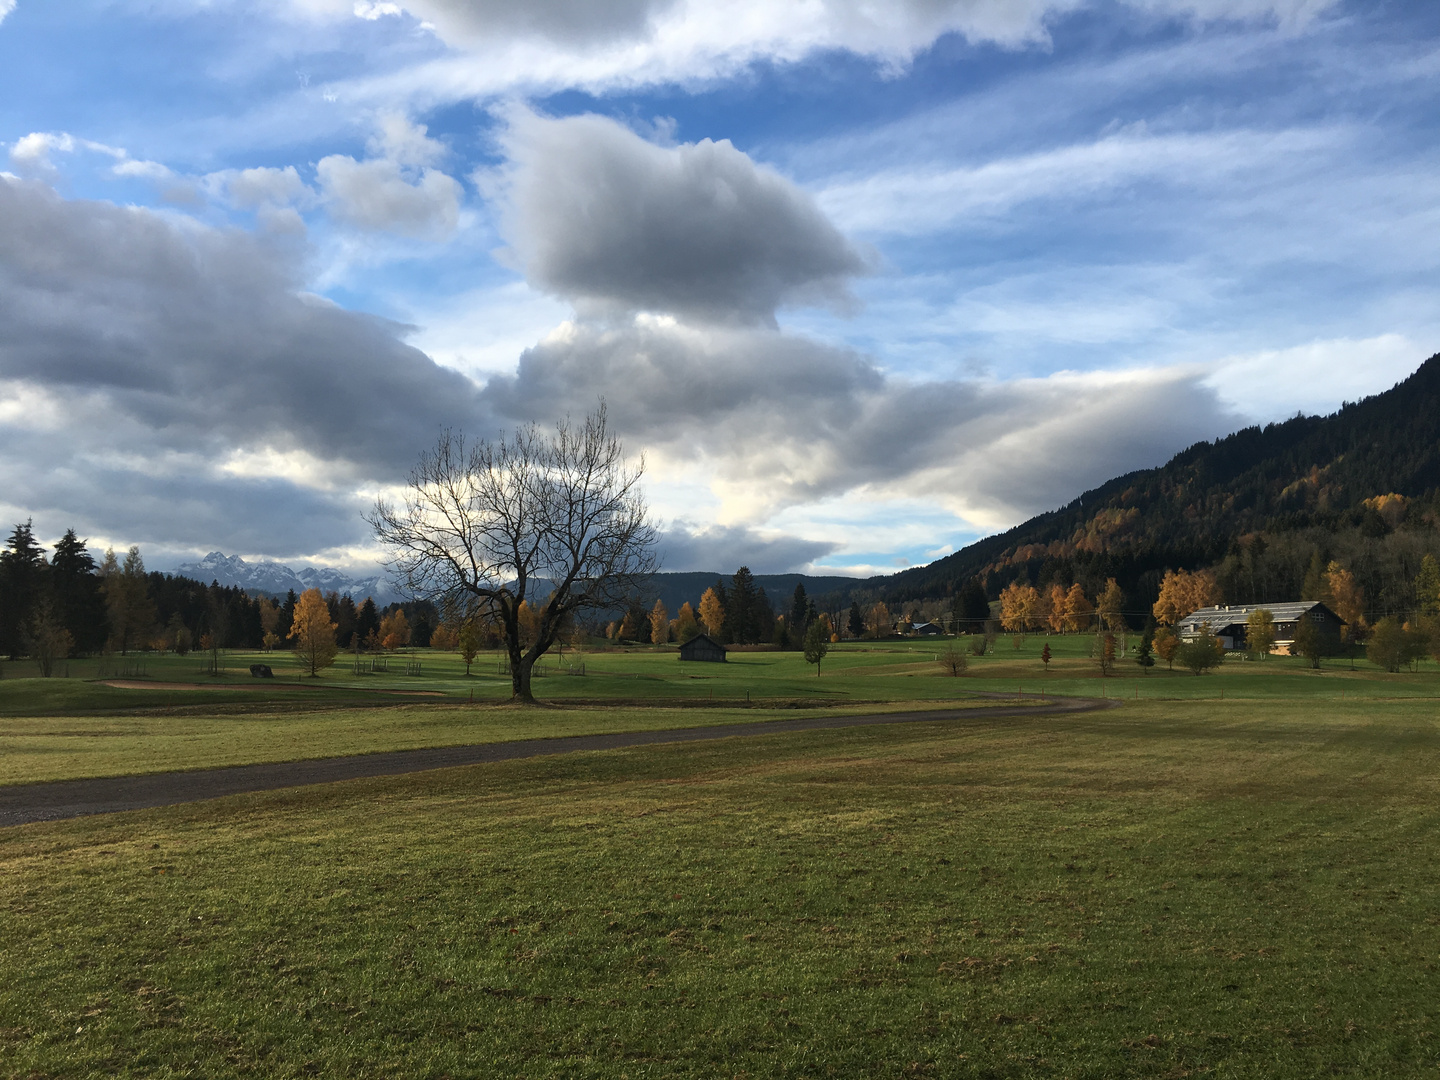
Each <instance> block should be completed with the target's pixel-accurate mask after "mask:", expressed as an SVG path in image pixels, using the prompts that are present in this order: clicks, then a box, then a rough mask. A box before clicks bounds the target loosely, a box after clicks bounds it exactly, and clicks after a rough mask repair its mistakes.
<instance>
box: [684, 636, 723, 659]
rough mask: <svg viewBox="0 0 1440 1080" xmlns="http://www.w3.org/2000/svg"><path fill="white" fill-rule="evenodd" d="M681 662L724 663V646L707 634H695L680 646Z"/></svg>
mask: <svg viewBox="0 0 1440 1080" xmlns="http://www.w3.org/2000/svg"><path fill="white" fill-rule="evenodd" d="M680 659H681V660H708V661H710V662H711V663H714V664H723V663H725V646H724V645H721V644H720V643H719V642H718V641H716V640H715V639H714V638H712V637H710V636H709V635H707V634H696V635H695V636H694V637H693V638H691V639H690V640H689V641H687V642H685V644H683V645H681V646H680Z"/></svg>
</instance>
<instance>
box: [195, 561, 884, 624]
mask: <svg viewBox="0 0 1440 1080" xmlns="http://www.w3.org/2000/svg"><path fill="white" fill-rule="evenodd" d="M169 573H172V574H176V575H179V576H181V577H188V578H194V579H195V580H196V581H200V582H204V583H205V584H206V585H208V584H210V582H212V581H218V582H219V583H220V584H221V585H233V586H238V587H239V588H242V589H245V590H246V591H248V592H254V593H266V594H269V595H271V596H284V595H285V594H286V593H287V592H288V591H290V590H291V589H294V590H295V592H296V593H302V592H304V591H305V590H306V589H319V590H320V591H321V592H325V593H328V592H337V593H340V594H342V595H343V594H345V593H349V594H350V596H351V597H352V598H353V599H354V600H356V601H357V602H359V601H361V600H363V599H364V598H365V597H367V596H368V597H371V598H372V599H373V600H374V601H375V603H376V604H377V605H379V606H380V607H384V606H385V605H386V604H394V603H400V602H401V601H403V600H405V599H406V598H405V597H404V596H402V595H401V594H400V593H399V592H397V591H396V590H395V588H394V587H392V586H391V584H390V583H389V581H387V580H386V579H385V577H384V576H383V575H380V574H376V575H374V576H372V577H364V578H356V577H351V576H350V575H348V574H346V573H345V572H344V571H341V570H335V569H333V568H331V567H323V568H316V567H306V568H305V569H303V570H292V569H291V568H290V567H288V566H286V565H285V564H284V563H278V562H274V561H272V560H269V559H264V560H261V561H260V562H254V563H249V562H246V561H245V560H244V559H242V558H241V557H240V556H238V555H226V554H225V553H224V552H222V551H212V552H210V554H208V555H206V556H205V558H203V559H201V560H199V561H198V562H188V563H181V564H180V565H179V566H177V567H175V569H173V570H171V571H169ZM716 581H723V582H724V583H725V586H726V588H729V586H730V574H729V572H718V571H717V572H713V573H712V572H709V571H704V572H698V571H697V572H686V571H681V572H678V573H677V572H670V573H659V574H656V575H654V577H653V578H652V579H651V581H650V585H649V588H647V589H646V590H644V593H645V596H646V600H647V602H652V601H654V600H655V599H657V598H658V599H660V600H662V601H663V602H664V603H665V606H666V607H667V608H668V609H669V610H670V613H671V614H672V615H673V614H674V613H675V612H676V611H678V610H679V609H680V605H681V604H683V603H685V602H686V601H689V602H690V603H691V604H698V603H699V601H700V596H701V595H702V594H703V593H704V592H705V590H706V589H708V588H709V587H710V586H711V585H714V584H715V582H716ZM755 583H756V585H758V586H759V587H760V588H762V589H763V590H765V593H766V595H767V596H769V598H770V602H771V604H772V605H774V606H775V608H776V610H777V611H782V610H789V609H788V606H787V605H788V604H789V603H790V598H791V596H792V595H793V594H794V592H795V586H796V585H797V584H802V583H803V584H804V586H805V591H806V593H807V594H809V595H810V596H811V597H812V598H815V599H817V600H818V599H821V598H823V597H826V596H829V597H832V598H836V597H838V596H839V595H842V594H843V595H846V596H848V594H849V590H850V589H852V588H853V587H855V586H856V585H859V584H861V582H860V581H859V579H857V578H846V577H833V576H831V577H824V576H817V575H810V574H756V575H755ZM545 588H548V586H545ZM542 591H543V590H542ZM837 602H838V600H837Z"/></svg>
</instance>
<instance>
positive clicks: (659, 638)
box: [650, 600, 670, 645]
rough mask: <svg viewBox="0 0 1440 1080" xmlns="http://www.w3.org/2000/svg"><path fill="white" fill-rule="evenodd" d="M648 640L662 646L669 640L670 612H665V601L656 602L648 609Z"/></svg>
mask: <svg viewBox="0 0 1440 1080" xmlns="http://www.w3.org/2000/svg"><path fill="white" fill-rule="evenodd" d="M650 640H651V641H652V642H654V643H655V644H656V645H664V644H665V642H667V641H669V640H670V612H668V611H666V610H665V601H663V600H656V601H655V606H654V607H653V608H651V609H650Z"/></svg>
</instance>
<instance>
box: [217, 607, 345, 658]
mask: <svg viewBox="0 0 1440 1080" xmlns="http://www.w3.org/2000/svg"><path fill="white" fill-rule="evenodd" d="M338 628H339V625H338V624H337V623H333V622H331V621H330V608H329V606H328V605H327V604H326V603H325V597H324V596H322V595H321V593H320V590H319V589H306V590H305V591H304V592H303V593H301V594H300V599H299V600H297V601H295V616H294V618H292V619H291V621H290V634H289V636H290V637H292V638H294V639H295V657H296V659H298V660H299V661H300V663H301V664H303V665H304V666H305V667H306V668H307V669H308V670H309V672H310V677H311V678H312V679H318V678H319V677H320V669H321V668H327V667H329V666H330V665H331V664H333V663H334V662H335V654H336V653H337V652H339V647H338V646H337V645H336V644H335V631H336V630H337V629H338ZM206 636H207V637H208V636H209V635H206Z"/></svg>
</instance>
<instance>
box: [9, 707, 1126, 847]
mask: <svg viewBox="0 0 1440 1080" xmlns="http://www.w3.org/2000/svg"><path fill="white" fill-rule="evenodd" d="M1116 704H1118V703H1117V702H1115V701H1113V700H1112V701H1105V700H1100V701H1096V700H1094V699H1091V698H1068V699H1065V698H1062V699H1058V700H1056V699H1052V700H1051V701H1050V702H1049V703H1047V704H1043V705H1000V706H994V707H990V708H978V709H941V710H936V711H933V712H910V713H880V714H876V715H872V716H813V717H805V718H801V719H796V720H762V721H760V722H758V723H754V724H720V725H716V726H714V727H696V728H679V729H671V730H668V731H626V732H616V733H614V734H610V735H574V736H568V737H565V738H557V739H524V740H520V741H517V742H497V743H480V744H477V745H472V746H441V747H434V748H430V749H424V750H394V751H389V752H386V753H379V754H358V755H355V756H353V757H334V758H316V759H312V760H309V761H285V762H273V763H268V764H262V765H234V766H230V767H227V768H223V769H196V770H193V771H188V772H167V773H151V774H149V775H145V776H114V777H105V778H101V779H90V780H56V781H53V782H50V783H45V784H24V785H15V786H10V787H0V826H5V825H24V824H27V823H29V822H32V821H57V820H60V819H62V818H72V817H83V816H85V815H87V814H111V813H117V812H119V811H124V810H143V809H146V808H148V807H152V806H173V805H175V804H177V803H187V802H199V801H200V800H202V799H215V798H219V797H220V796H223V795H238V794H241V793H243V792H247V791H273V790H275V789H278V788H290V787H303V786H305V785H308V784H329V783H334V782H336V781H341V780H360V779H364V778H367V777H372V776H396V775H399V774H402V773H411V772H423V771H425V770H427V769H446V768H452V767H454V766H457V765H480V764H484V763H486V762H491V761H511V760H514V759H515V758H528V757H541V756H545V755H549V754H571V753H576V752H578V751H584V750H615V749H620V748H622V747H627V746H648V745H652V744H655V743H676V742H703V741H709V740H712V739H729V738H747V737H755V736H760V735H780V734H786V733H789V732H795V731H817V730H821V729H825V728H847V727H868V726H873V725H878V724H917V723H926V722H929V723H934V722H936V721H944V720H962V719H963V720H982V719H997V720H998V719H1005V718H1011V717H1026V716H1049V715H1055V714H1060V713H1076V712H1088V711H1090V710H1092V709H1101V708H1106V707H1109V706H1113V705H1116Z"/></svg>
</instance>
